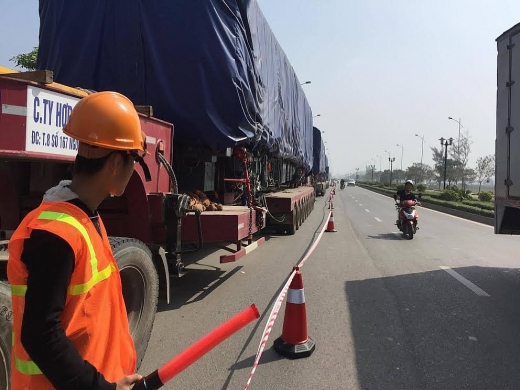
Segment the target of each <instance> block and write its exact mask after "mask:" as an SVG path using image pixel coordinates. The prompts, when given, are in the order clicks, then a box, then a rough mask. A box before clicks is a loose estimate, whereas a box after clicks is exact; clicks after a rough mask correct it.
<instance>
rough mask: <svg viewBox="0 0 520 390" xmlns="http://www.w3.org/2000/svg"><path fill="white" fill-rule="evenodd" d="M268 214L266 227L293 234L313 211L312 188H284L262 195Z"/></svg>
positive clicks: (313, 198)
mask: <svg viewBox="0 0 520 390" xmlns="http://www.w3.org/2000/svg"><path fill="white" fill-rule="evenodd" d="M264 198H265V202H266V205H267V208H268V209H269V214H268V217H267V225H268V226H270V227H272V228H274V229H275V230H276V231H277V232H279V233H283V232H286V233H288V234H295V233H296V231H297V230H298V229H299V228H300V226H301V225H302V224H303V222H304V221H305V219H306V218H307V217H308V216H309V214H310V213H311V211H312V210H313V209H314V201H315V191H314V187H311V186H302V187H297V188H286V189H284V190H282V191H278V192H272V193H269V194H265V195H264Z"/></svg>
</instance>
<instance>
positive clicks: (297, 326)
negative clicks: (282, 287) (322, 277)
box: [273, 267, 316, 359]
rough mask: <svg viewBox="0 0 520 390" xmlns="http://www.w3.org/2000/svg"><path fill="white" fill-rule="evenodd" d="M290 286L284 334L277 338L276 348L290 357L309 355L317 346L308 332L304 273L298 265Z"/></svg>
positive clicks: (281, 353)
mask: <svg viewBox="0 0 520 390" xmlns="http://www.w3.org/2000/svg"><path fill="white" fill-rule="evenodd" d="M294 269H295V270H296V273H295V275H294V279H293V280H292V282H291V285H290V286H289V290H288V294H287V303H286V305H285V317H284V320H283V330H282V336H281V337H279V338H278V339H276V340H275V342H274V345H273V347H274V349H275V350H276V351H277V352H278V353H279V354H280V355H283V356H286V357H290V358H294V359H297V358H302V357H308V356H310V355H311V354H312V353H313V352H314V349H315V348H316V345H315V343H314V341H312V340H311V338H310V337H309V335H308V334H307V310H306V308H305V293H304V291H303V280H302V274H301V272H300V271H299V268H298V267H294Z"/></svg>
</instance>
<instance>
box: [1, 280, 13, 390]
mask: <svg viewBox="0 0 520 390" xmlns="http://www.w3.org/2000/svg"><path fill="white" fill-rule="evenodd" d="M12 328H13V309H12V305H11V288H10V287H9V283H7V282H6V281H0V389H7V390H9V389H10V388H11V343H12V340H11V333H12Z"/></svg>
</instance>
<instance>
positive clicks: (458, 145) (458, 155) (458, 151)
mask: <svg viewBox="0 0 520 390" xmlns="http://www.w3.org/2000/svg"><path fill="white" fill-rule="evenodd" d="M448 119H449V120H452V121H455V122H457V123H458V124H459V138H458V141H457V142H458V144H457V158H458V159H459V160H460V128H461V127H462V128H464V126H462V124H461V123H460V118H459V120H457V119H455V118H452V117H451V116H449V117H448Z"/></svg>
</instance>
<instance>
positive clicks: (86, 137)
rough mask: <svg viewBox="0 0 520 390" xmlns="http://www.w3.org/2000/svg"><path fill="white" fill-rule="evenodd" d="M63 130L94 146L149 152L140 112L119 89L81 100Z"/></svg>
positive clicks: (98, 93) (94, 94)
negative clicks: (138, 112)
mask: <svg viewBox="0 0 520 390" xmlns="http://www.w3.org/2000/svg"><path fill="white" fill-rule="evenodd" d="M63 132H64V133H65V134H66V135H68V136H69V137H72V138H75V139H77V140H78V141H80V142H84V143H86V144H88V145H91V146H97V147H99V148H105V149H113V150H128V151H132V150H140V151H142V152H145V153H146V135H145V134H144V133H143V132H142V130H141V123H140V121H139V115H138V114H137V111H136V110H135V107H134V105H133V104H132V102H131V101H130V99H128V98H127V97H126V96H124V95H122V94H120V93H117V92H112V91H103V92H95V93H93V94H91V95H88V96H86V97H84V98H83V99H81V100H80V101H79V102H78V103H77V104H76V106H75V107H74V109H73V110H72V112H71V114H70V117H69V120H68V122H67V124H66V125H65V127H64V128H63Z"/></svg>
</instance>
